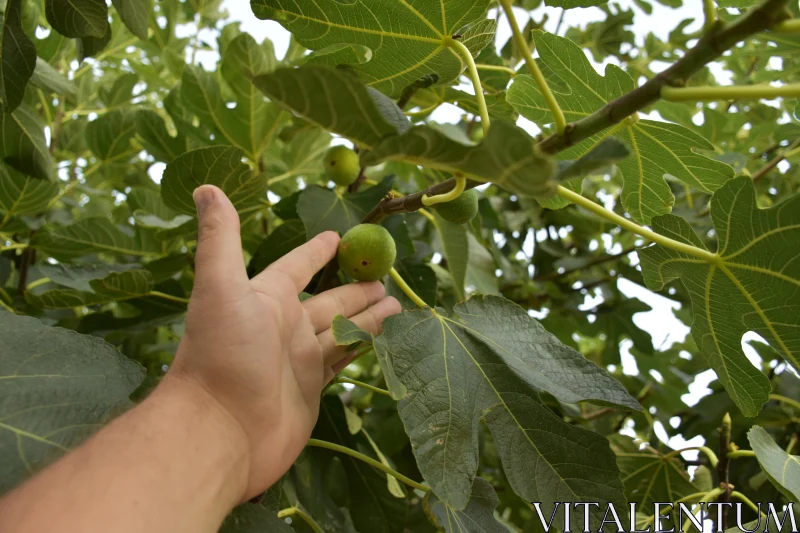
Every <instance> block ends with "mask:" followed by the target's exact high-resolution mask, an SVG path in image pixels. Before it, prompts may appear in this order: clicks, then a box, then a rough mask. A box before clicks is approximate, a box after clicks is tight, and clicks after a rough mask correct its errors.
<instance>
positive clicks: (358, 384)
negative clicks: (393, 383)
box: [336, 376, 392, 396]
mask: <svg viewBox="0 0 800 533" xmlns="http://www.w3.org/2000/svg"><path fill="white" fill-rule="evenodd" d="M336 381H337V382H339V383H349V384H350V385H355V386H356V387H361V388H363V389H367V390H371V391H372V392H374V393H376V394H383V395H384V396H391V395H392V394H391V393H390V392H389V391H388V390H386V389H381V388H380V387H376V386H374V385H370V384H369V383H364V382H363V381H357V380H355V379H350V378H348V377H345V376H339V377H338V378H336Z"/></svg>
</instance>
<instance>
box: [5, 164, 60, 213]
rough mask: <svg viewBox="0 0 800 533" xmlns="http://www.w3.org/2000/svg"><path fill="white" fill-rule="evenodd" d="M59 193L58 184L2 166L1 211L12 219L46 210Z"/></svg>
mask: <svg viewBox="0 0 800 533" xmlns="http://www.w3.org/2000/svg"><path fill="white" fill-rule="evenodd" d="M57 194H58V185H56V184H55V183H51V182H49V181H44V180H40V179H36V178H32V177H30V176H24V175H22V174H20V173H19V172H17V171H16V170H14V169H13V168H9V167H7V166H5V165H2V166H0V212H2V213H3V215H4V216H5V217H6V218H7V219H10V218H11V217H13V216H16V215H35V214H37V213H40V212H42V211H45V210H46V209H47V207H48V205H49V204H50V201H51V200H52V199H53V198H55V196H56V195H57Z"/></svg>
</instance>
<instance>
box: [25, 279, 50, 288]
mask: <svg viewBox="0 0 800 533" xmlns="http://www.w3.org/2000/svg"><path fill="white" fill-rule="evenodd" d="M45 283H50V278H39V279H37V280H36V281H31V282H30V283H28V286H27V287H26V290H31V289H35V288H36V287H38V286H39V285H44V284H45Z"/></svg>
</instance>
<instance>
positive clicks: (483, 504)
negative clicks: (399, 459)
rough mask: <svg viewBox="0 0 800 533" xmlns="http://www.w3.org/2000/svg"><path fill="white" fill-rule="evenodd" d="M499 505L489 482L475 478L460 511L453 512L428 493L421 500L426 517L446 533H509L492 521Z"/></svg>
mask: <svg viewBox="0 0 800 533" xmlns="http://www.w3.org/2000/svg"><path fill="white" fill-rule="evenodd" d="M499 501H500V500H498V498H497V494H496V493H495V491H494V489H493V488H492V486H491V485H490V484H489V482H488V481H486V480H485V479H483V478H479V477H476V478H475V480H474V481H473V482H472V492H471V493H470V495H469V502H467V506H466V507H465V508H464V509H455V508H453V507H452V506H450V505H449V504H448V503H447V502H446V501H442V500H440V499H439V498H437V497H436V494H434V493H432V492H431V493H428V495H427V496H426V497H425V505H427V507H428V508H429V513H430V514H432V515H433V517H434V518H435V519H436V522H437V523H438V525H439V527H441V528H442V529H443V530H444V531H446V532H447V533H468V532H469V533H472V532H481V533H484V532H486V533H508V532H509V529H508V528H507V527H505V526H504V525H502V524H501V523H500V522H498V521H497V519H496V518H495V517H494V512H495V509H496V508H497V504H498V503H499Z"/></svg>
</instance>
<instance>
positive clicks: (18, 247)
mask: <svg viewBox="0 0 800 533" xmlns="http://www.w3.org/2000/svg"><path fill="white" fill-rule="evenodd" d="M27 247H28V243H26V242H21V243H14V244H9V245H8V246H0V252H5V251H8V250H24V249H25V248H27Z"/></svg>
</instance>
